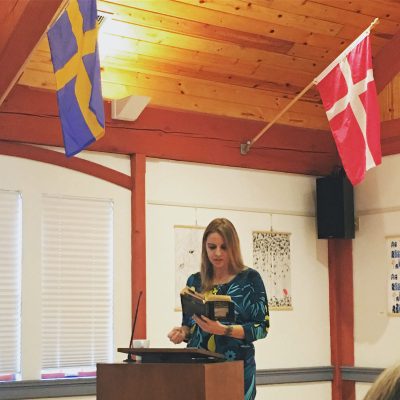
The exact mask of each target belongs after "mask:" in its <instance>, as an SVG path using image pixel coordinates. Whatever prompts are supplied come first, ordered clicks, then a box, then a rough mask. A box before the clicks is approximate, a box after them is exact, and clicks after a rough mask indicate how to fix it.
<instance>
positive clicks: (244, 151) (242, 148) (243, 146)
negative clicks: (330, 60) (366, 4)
mask: <svg viewBox="0 0 400 400" xmlns="http://www.w3.org/2000/svg"><path fill="white" fill-rule="evenodd" d="M378 23H379V18H375V19H374V20H373V21H372V22H371V24H370V26H369V27H368V28H367V29H366V30H365V31H364V32H363V33H362V34H361V35H360V36H359V37H361V36H362V35H364V34H365V33H366V32H369V31H370V30H371V29H372V28H373V26H374V25H376V24H378ZM359 37H358V38H359ZM358 38H357V39H358ZM357 39H356V40H354V41H353V42H352V44H353V43H355V42H356V41H357ZM352 44H351V45H352ZM351 45H350V46H351ZM350 46H348V47H347V48H346V49H345V50H344V51H343V52H342V53H341V54H340V55H339V56H338V57H337V58H336V59H338V58H340V57H341V56H342V55H343V54H345V53H346V52H347V50H348V49H349V48H350ZM336 59H335V61H336ZM330 65H331V64H330ZM328 68H329V66H328ZM328 68H325V70H327V69H328ZM325 70H324V71H325ZM324 71H323V72H324ZM320 75H321V74H320ZM318 76H319V75H318ZM313 85H315V79H313V80H312V81H311V82H310V83H309V84H308V85H307V86H306V87H305V88H304V89H303V90H302V91H301V92H300V93H298V94H297V95H296V97H294V98H293V99H292V100H291V101H290V103H289V104H287V105H286V107H285V108H283V109H282V110H281V111H280V112H279V113H278V115H276V116H275V117H274V118H273V119H272V120H271V121H270V122H269V123H268V124H267V125H266V126H264V128H263V129H261V131H260V132H259V133H258V134H257V135H256V136H254V138H253V139H251V140H248V141H247V142H246V143H242V144H241V145H240V154H242V155H245V154H247V153H248V152H249V151H250V148H251V146H253V144H254V143H255V142H256V141H257V140H258V139H260V137H261V136H262V135H264V133H265V132H266V131H267V130H268V129H269V128H271V126H272V125H274V124H275V122H276V121H277V120H278V119H279V118H280V117H281V116H282V115H283V114H284V113H285V112H286V111H287V110H289V108H291V107H292V105H293V104H294V103H296V101H297V100H299V99H300V98H301V97H302V96H303V95H304V94H305V93H306V92H308V91H309V90H310V89H311V87H312V86H313Z"/></svg>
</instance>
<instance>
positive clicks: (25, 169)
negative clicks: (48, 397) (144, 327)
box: [0, 154, 131, 379]
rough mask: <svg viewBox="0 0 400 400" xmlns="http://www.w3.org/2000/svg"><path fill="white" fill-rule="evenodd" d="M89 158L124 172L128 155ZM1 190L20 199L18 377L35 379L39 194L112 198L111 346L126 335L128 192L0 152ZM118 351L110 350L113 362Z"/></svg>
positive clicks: (125, 340)
mask: <svg viewBox="0 0 400 400" xmlns="http://www.w3.org/2000/svg"><path fill="white" fill-rule="evenodd" d="M90 157H91V159H93V160H94V161H97V162H99V163H102V162H103V160H106V162H105V164H107V163H110V161H111V160H112V164H113V165H115V166H116V169H117V167H118V168H119V169H120V170H125V171H126V170H128V171H129V158H127V157H126V158H125V159H123V158H122V157H115V158H113V156H109V155H107V156H102V155H100V154H98V155H96V154H93V155H91V156H90ZM0 171H1V173H0V189H6V190H18V191H20V192H21V193H22V201H23V255H22V259H23V261H22V262H23V265H22V277H23V282H22V290H23V298H22V316H23V317H22V370H23V376H22V378H23V379H39V378H40V368H41V366H40V359H41V357H40V355H41V337H40V297H41V296H40V268H41V258H40V257H41V256H40V229H41V212H40V210H41V195H42V193H46V194H57V195H67V196H78V197H91V198H106V199H112V200H113V203H114V243H115V247H114V250H115V251H114V265H115V266H116V269H115V275H114V294H115V304H114V313H115V318H114V321H113V322H114V342H115V343H114V348H115V349H116V348H117V347H126V345H127V344H128V343H129V337H130V315H131V312H130V304H131V302H130V297H131V290H130V268H131V265H130V254H131V249H130V234H131V227H130V221H131V220H130V199H131V195H130V191H128V190H126V189H124V188H121V187H118V186H116V185H113V184H111V183H108V182H105V181H102V180H100V179H97V178H93V177H90V176H89V175H86V174H82V173H79V172H75V171H71V170H67V169H65V168H61V167H57V166H53V165H49V164H45V163H41V162H36V161H31V160H24V159H20V158H14V157H8V156H0ZM122 359H123V355H122V354H121V355H120V354H118V353H117V352H116V351H115V360H122Z"/></svg>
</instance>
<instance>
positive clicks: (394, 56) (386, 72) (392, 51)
mask: <svg viewBox="0 0 400 400" xmlns="http://www.w3.org/2000/svg"><path fill="white" fill-rule="evenodd" d="M399 49H400V30H398V31H397V32H396V34H395V35H394V36H393V38H392V39H391V40H390V41H389V42H388V43H387V44H386V45H385V46H384V47H383V48H382V49H381V50H380V51H379V53H378V54H377V55H376V56H375V57H374V60H373V65H374V78H375V84H376V89H377V91H378V93H380V92H381V91H382V90H383V89H384V88H385V86H386V85H387V84H388V83H389V82H391V81H392V80H393V78H394V77H395V76H396V75H397V74H398V73H399V71H400V51H399Z"/></svg>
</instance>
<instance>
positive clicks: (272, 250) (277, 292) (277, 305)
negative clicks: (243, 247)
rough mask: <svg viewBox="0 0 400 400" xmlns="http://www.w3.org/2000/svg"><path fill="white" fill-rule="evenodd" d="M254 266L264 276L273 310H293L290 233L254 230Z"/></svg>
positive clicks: (270, 305) (269, 302)
mask: <svg viewBox="0 0 400 400" xmlns="http://www.w3.org/2000/svg"><path fill="white" fill-rule="evenodd" d="M253 267H254V269H256V270H257V271H258V272H259V273H260V275H261V277H262V278H263V281H264V284H265V288H266V290H267V296H268V306H269V308H270V309H271V310H291V309H292V293H291V269H290V233H284V232H265V231H254V232H253Z"/></svg>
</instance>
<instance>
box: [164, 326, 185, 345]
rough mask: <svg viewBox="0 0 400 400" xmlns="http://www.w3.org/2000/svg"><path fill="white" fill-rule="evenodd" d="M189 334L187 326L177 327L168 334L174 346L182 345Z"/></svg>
mask: <svg viewBox="0 0 400 400" xmlns="http://www.w3.org/2000/svg"><path fill="white" fill-rule="evenodd" d="M188 333H189V329H188V327H186V326H176V327H175V328H173V329H172V330H171V332H169V333H168V338H169V340H170V341H171V342H172V343H174V344H179V343H182V342H183V341H184V340H185V339H186V336H187V334H188Z"/></svg>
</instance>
